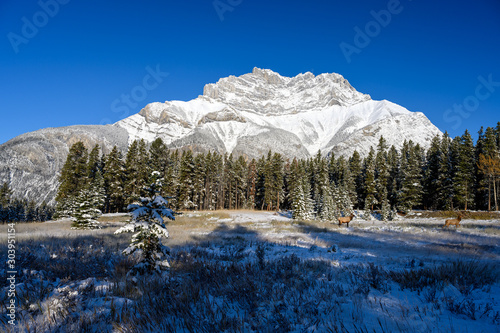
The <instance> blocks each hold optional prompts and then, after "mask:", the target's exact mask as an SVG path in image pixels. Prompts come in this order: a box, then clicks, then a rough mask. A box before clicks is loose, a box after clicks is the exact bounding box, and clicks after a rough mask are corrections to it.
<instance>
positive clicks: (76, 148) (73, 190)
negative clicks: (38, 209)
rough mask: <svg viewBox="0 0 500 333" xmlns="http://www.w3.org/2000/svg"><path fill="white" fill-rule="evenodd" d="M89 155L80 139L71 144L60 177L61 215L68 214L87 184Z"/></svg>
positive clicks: (58, 200) (58, 212) (59, 201)
mask: <svg viewBox="0 0 500 333" xmlns="http://www.w3.org/2000/svg"><path fill="white" fill-rule="evenodd" d="M87 156H88V154H87V148H85V145H84V144H83V142H81V141H78V142H76V143H75V144H73V145H72V146H71V148H70V150H69V153H68V156H67V158H66V162H65V163H64V166H63V168H62V169H61V176H60V177H59V183H60V185H59V190H58V192H57V196H56V201H57V208H56V209H57V216H59V217H64V216H68V213H69V212H70V209H71V206H72V202H73V200H74V198H75V197H76V196H77V195H78V193H79V192H80V191H81V190H82V189H83V188H85V187H86V186H87V182H88V177H87V176H88V166H87V158H88V157H87Z"/></svg>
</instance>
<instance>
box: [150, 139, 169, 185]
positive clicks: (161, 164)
mask: <svg viewBox="0 0 500 333" xmlns="http://www.w3.org/2000/svg"><path fill="white" fill-rule="evenodd" d="M168 155H169V154H168V149H167V146H166V145H165V143H163V140H162V139H161V138H157V139H155V140H154V141H153V142H152V143H151V147H149V162H148V164H149V169H150V170H152V171H158V172H159V173H160V176H161V177H162V178H163V177H166V174H167V168H168V164H169V161H168V159H169V156H168Z"/></svg>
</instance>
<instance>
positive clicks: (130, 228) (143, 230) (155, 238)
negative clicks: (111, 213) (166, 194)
mask: <svg viewBox="0 0 500 333" xmlns="http://www.w3.org/2000/svg"><path fill="white" fill-rule="evenodd" d="M150 183H151V184H150V185H149V186H146V187H145V192H146V193H147V196H146V197H142V198H140V199H139V202H136V203H133V204H130V205H128V210H129V211H131V213H132V220H131V221H130V222H129V223H128V224H126V225H125V226H123V227H121V228H120V229H118V230H117V231H115V234H120V233H124V232H135V234H134V235H133V236H132V239H131V242H130V245H129V246H128V247H127V248H126V249H125V250H124V251H123V253H124V254H126V255H131V254H132V253H134V252H136V251H138V252H139V253H140V255H141V257H142V260H141V262H139V263H138V264H137V265H136V266H135V267H134V268H133V269H132V271H131V272H133V273H134V272H138V273H141V274H142V273H145V272H152V271H157V272H161V270H162V269H165V268H168V267H169V266H170V265H169V263H168V261H167V260H166V258H165V256H166V255H167V254H168V247H166V246H164V245H163V244H162V238H168V231H167V228H166V227H165V223H164V220H163V218H164V217H166V218H168V219H170V220H175V216H174V214H175V213H174V211H173V210H172V209H169V208H167V205H168V202H167V200H165V199H164V198H163V197H161V196H160V195H159V192H160V189H161V186H162V184H161V179H160V173H159V172H158V171H154V172H153V173H152V175H151V181H150Z"/></svg>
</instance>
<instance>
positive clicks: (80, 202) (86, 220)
mask: <svg viewBox="0 0 500 333" xmlns="http://www.w3.org/2000/svg"><path fill="white" fill-rule="evenodd" d="M104 197H105V194H104V179H103V178H102V176H101V174H100V172H98V173H97V174H96V178H95V180H94V181H93V182H91V183H89V184H88V185H87V186H86V187H85V188H83V189H82V190H80V192H79V193H78V195H77V196H76V197H75V198H74V200H73V201H72V202H71V203H72V205H71V207H70V211H71V213H70V216H71V218H72V220H73V223H72V225H71V226H72V228H73V229H99V228H100V226H99V222H98V221H97V218H98V217H99V216H101V214H102V212H101V210H99V207H102V206H103V204H104Z"/></svg>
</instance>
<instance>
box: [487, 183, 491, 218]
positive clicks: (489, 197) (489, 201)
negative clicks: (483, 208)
mask: <svg viewBox="0 0 500 333" xmlns="http://www.w3.org/2000/svg"><path fill="white" fill-rule="evenodd" d="M488 212H491V182H488Z"/></svg>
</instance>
